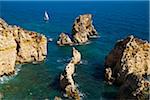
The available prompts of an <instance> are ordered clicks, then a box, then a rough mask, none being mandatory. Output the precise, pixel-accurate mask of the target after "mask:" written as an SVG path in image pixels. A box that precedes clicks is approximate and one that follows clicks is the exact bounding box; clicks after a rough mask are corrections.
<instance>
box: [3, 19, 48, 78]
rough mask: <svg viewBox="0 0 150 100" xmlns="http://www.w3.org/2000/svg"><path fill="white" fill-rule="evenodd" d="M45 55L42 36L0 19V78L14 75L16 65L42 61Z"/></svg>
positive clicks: (44, 40)
mask: <svg viewBox="0 0 150 100" xmlns="http://www.w3.org/2000/svg"><path fill="white" fill-rule="evenodd" d="M46 55H47V39H46V37H45V36H44V35H40V34H39V33H36V32H32V31H27V30H24V29H22V28H20V27H17V26H12V25H8V24H7V23H6V22H5V21H4V20H3V19H1V18H0V76H2V75H10V74H12V73H14V71H15V64H16V63H27V62H34V61H42V60H44V58H45V57H46Z"/></svg>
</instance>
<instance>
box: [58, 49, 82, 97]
mask: <svg viewBox="0 0 150 100" xmlns="http://www.w3.org/2000/svg"><path fill="white" fill-rule="evenodd" d="M80 60H81V54H80V52H79V51H78V50H76V49H75V48H73V57H72V59H71V60H70V62H69V63H68V65H67V66H66V67H65V70H64V72H63V73H62V74H61V75H60V86H61V88H62V90H63V91H64V92H65V94H66V95H67V97H69V98H72V99H75V100H80V95H79V91H78V89H77V87H76V85H75V82H74V79H73V74H74V73H75V65H76V64H77V63H79V62H80Z"/></svg>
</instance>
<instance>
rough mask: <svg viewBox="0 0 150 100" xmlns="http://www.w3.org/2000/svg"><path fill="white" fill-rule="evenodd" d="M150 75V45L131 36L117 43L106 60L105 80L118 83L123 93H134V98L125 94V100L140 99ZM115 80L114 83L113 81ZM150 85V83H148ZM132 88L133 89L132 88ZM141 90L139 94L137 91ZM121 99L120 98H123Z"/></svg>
mask: <svg viewBox="0 0 150 100" xmlns="http://www.w3.org/2000/svg"><path fill="white" fill-rule="evenodd" d="M148 75H150V43H148V42H146V41H143V40H140V39H138V38H135V37H133V36H129V37H127V38H126V39H124V40H120V41H118V42H117V43H116V45H115V47H114V48H113V49H112V51H111V52H110V53H109V55H108V56H107V57H106V60H105V80H106V81H107V82H109V83H110V82H111V83H113V82H114V83H117V84H119V85H122V86H121V90H120V91H122V92H124V93H125V92H126V90H128V93H131V94H132V92H134V94H132V96H131V95H130V96H129V95H128V94H124V95H126V96H123V93H122V92H119V93H122V97H125V98H124V99H132V98H136V99H138V98H140V95H145V94H141V93H143V92H142V91H144V89H145V88H147V89H148V87H142V86H144V85H140V86H138V85H139V84H140V82H141V81H143V84H145V82H146V81H147V77H148ZM112 79H113V81H112ZM148 83H149V82H148ZM131 87H132V88H131ZM138 88H140V89H139V91H138V92H137V91H136V90H137V89H138ZM135 94H136V95H135ZM120 96H121V95H120ZM122 97H119V98H122Z"/></svg>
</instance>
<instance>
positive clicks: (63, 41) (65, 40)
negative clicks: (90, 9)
mask: <svg viewBox="0 0 150 100" xmlns="http://www.w3.org/2000/svg"><path fill="white" fill-rule="evenodd" d="M57 44H59V45H60V46H62V45H72V44H73V42H72V40H71V39H70V37H69V36H68V35H67V34H65V33H61V34H60V36H59V40H58V41H57Z"/></svg>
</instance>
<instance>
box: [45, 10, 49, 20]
mask: <svg viewBox="0 0 150 100" xmlns="http://www.w3.org/2000/svg"><path fill="white" fill-rule="evenodd" d="M44 20H45V21H48V20H49V16H48V13H47V12H46V11H45V14H44Z"/></svg>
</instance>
